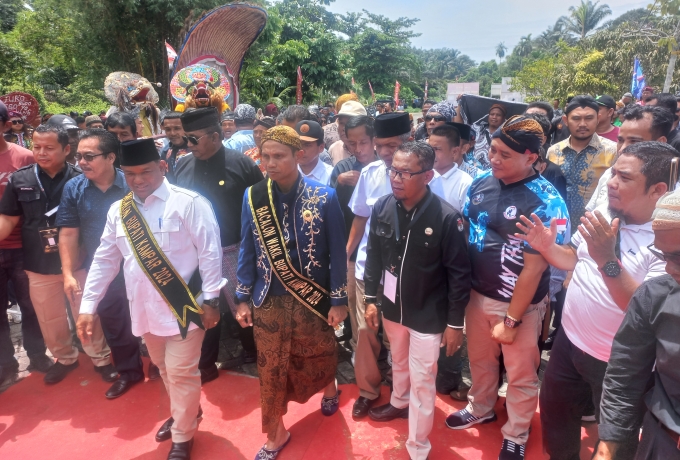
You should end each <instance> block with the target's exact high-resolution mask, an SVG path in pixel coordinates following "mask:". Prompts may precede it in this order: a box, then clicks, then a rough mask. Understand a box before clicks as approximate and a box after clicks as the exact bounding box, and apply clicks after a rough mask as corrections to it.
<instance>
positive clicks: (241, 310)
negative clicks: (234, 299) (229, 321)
mask: <svg viewBox="0 0 680 460" xmlns="http://www.w3.org/2000/svg"><path fill="white" fill-rule="evenodd" d="M234 317H235V318H236V321H238V323H239V324H240V325H241V327H249V326H252V325H253V313H252V312H251V311H250V306H249V305H248V304H247V303H246V302H241V303H240V304H238V306H237V307H236V315H235V316H234Z"/></svg>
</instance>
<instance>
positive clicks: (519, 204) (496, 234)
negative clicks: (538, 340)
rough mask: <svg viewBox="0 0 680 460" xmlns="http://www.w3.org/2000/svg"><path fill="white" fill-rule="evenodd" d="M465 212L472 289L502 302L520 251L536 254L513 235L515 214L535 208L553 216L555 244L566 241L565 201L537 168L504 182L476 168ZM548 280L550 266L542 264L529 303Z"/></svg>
mask: <svg viewBox="0 0 680 460" xmlns="http://www.w3.org/2000/svg"><path fill="white" fill-rule="evenodd" d="M463 212H464V215H465V218H466V219H467V220H468V221H469V222H470V236H469V243H470V248H469V254H470V262H471V264H472V289H474V290H475V291H477V292H479V293H480V294H482V295H483V296H485V297H489V298H492V299H494V300H498V301H501V302H510V299H511V298H512V295H513V292H514V290H515V284H516V283H517V278H518V277H519V274H520V273H521V272H522V268H523V267H524V253H525V252H526V253H530V254H538V252H537V251H536V250H534V249H533V248H532V247H531V246H529V245H528V244H527V243H526V242H524V241H522V240H520V239H519V238H516V237H515V233H518V232H519V230H518V229H517V226H516V225H515V224H517V223H518V222H520V218H519V217H520V216H527V217H530V216H531V213H536V215H537V216H538V217H539V218H540V219H541V221H542V222H543V223H544V224H545V225H550V221H551V220H552V219H553V218H555V219H557V230H558V233H557V244H564V240H565V236H566V233H567V231H566V229H567V227H568V214H567V206H566V204H565V203H564V200H563V199H562V197H561V196H560V194H559V193H558V192H557V190H556V189H555V187H553V186H552V184H550V182H548V181H547V180H545V179H544V178H543V177H542V176H541V175H539V174H538V173H536V174H534V175H532V176H529V177H527V178H526V179H523V180H521V181H519V182H515V183H512V184H507V185H506V184H504V183H503V182H501V181H500V180H498V179H496V178H495V177H493V175H492V173H491V171H488V172H485V173H482V174H480V175H479V176H477V178H476V179H475V180H474V181H473V182H472V185H471V186H470V189H469V190H468V196H467V199H466V201H465V209H464V211H463ZM549 283H550V270H548V269H546V270H545V272H543V275H541V281H540V282H539V285H538V288H537V289H536V293H535V295H534V297H533V300H532V301H531V303H537V302H539V301H540V300H541V299H543V298H544V297H545V296H546V295H547V294H548V287H549Z"/></svg>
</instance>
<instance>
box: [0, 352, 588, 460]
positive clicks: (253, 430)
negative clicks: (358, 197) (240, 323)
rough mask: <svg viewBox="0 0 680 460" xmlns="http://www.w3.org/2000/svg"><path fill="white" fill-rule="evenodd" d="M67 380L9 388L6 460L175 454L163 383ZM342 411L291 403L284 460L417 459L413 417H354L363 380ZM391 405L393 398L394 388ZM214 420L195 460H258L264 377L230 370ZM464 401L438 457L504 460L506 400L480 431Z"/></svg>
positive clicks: (534, 451)
mask: <svg viewBox="0 0 680 460" xmlns="http://www.w3.org/2000/svg"><path fill="white" fill-rule="evenodd" d="M80 364H81V365H80V367H79V368H78V369H77V370H76V371H74V372H72V373H71V374H70V375H69V376H68V377H67V378H66V379H65V380H64V381H63V382H61V383H59V384H57V385H56V386H52V387H47V386H46V385H45V384H44V383H43V380H42V374H32V375H30V376H29V377H27V378H26V379H24V380H23V381H21V382H19V383H17V384H16V385H14V386H12V387H11V388H9V389H8V390H7V391H5V392H4V393H2V394H0V459H2V460H25V459H27V460H33V459H36V460H37V459H50V460H62V459H63V460H85V459H87V460H89V459H98V460H100V459H101V460H108V459H115V460H129V459H135V460H165V459H166V457H167V453H168V450H169V448H170V443H169V442H165V443H162V444H158V443H156V442H155V441H154V434H155V432H156V430H157V429H158V428H159V427H160V425H161V424H162V423H163V422H164V421H165V420H166V419H167V417H169V401H168V398H167V396H166V394H165V388H164V386H163V383H162V382H161V381H160V380H158V381H155V382H148V381H147V382H145V383H143V384H139V385H137V386H136V387H134V388H133V389H132V390H130V392H129V393H128V394H126V395H125V396H123V397H121V398H119V399H116V400H113V401H108V400H106V399H105V398H104V392H105V391H106V389H107V388H108V386H109V384H107V383H105V382H103V381H102V380H101V378H100V376H99V375H98V374H95V373H94V371H93V370H92V365H91V363H90V362H89V360H87V359H85V358H83V359H81V360H80ZM341 388H342V390H343V393H342V396H341V398H340V404H341V405H340V411H339V412H338V413H337V414H335V415H333V416H332V417H324V416H323V415H321V412H320V410H319V401H320V395H319V396H318V397H314V398H312V399H311V400H310V401H309V402H308V403H307V404H305V405H299V404H294V403H292V404H290V405H289V412H288V414H287V415H286V416H285V417H284V421H285V422H286V425H287V427H288V429H289V430H290V432H291V434H292V440H291V443H290V444H289V445H288V447H286V449H285V451H284V452H283V453H282V454H281V455H280V456H279V459H281V460H319V459H323V460H345V459H362V460H367V459H384V460H392V459H395V460H408V458H409V457H408V453H407V452H406V449H405V448H404V442H405V440H406V436H407V432H408V427H407V421H406V420H398V421H394V422H391V423H387V424H378V423H375V422H373V421H371V420H370V419H364V420H362V421H354V420H353V419H352V416H351V411H352V404H353V402H354V400H355V399H356V397H357V396H358V390H357V388H356V386H354V385H343V386H342V387H341ZM384 390H385V391H384V393H383V397H382V398H381V403H383V402H385V403H386V402H388V389H387V388H386V387H384ZM201 404H202V407H203V412H204V419H203V422H202V423H201V425H200V426H199V429H198V433H197V434H196V438H195V440H196V444H195V446H194V450H193V453H192V454H193V455H192V458H193V459H196V460H200V459H227V460H232V459H235V460H241V459H246V460H250V459H253V458H254V457H255V453H256V452H257V451H258V450H259V448H260V447H261V446H262V444H263V443H264V441H265V435H264V434H262V433H261V432H260V431H261V430H260V410H259V382H258V381H257V379H253V378H250V377H246V376H241V375H234V374H227V373H224V372H222V373H221V374H220V378H219V379H217V380H215V381H213V382H211V383H209V384H207V385H206V386H205V387H204V389H203V396H202V401H201ZM462 407H464V403H462V402H453V400H451V399H450V398H448V397H445V398H443V399H441V398H440V399H438V401H437V412H436V416H435V422H434V429H433V430H432V433H431V435H430V441H431V442H432V445H433V448H432V452H431V454H430V458H431V459H432V460H438V459H471V460H477V459H480V460H495V459H496V458H498V451H499V449H500V445H501V440H502V438H501V434H500V427H501V424H502V423H503V422H504V421H505V420H506V418H507V417H506V414H505V410H504V409H503V400H500V401H499V403H498V405H497V407H496V411H497V413H498V416H499V421H498V422H496V423H491V424H488V425H482V426H480V427H479V428H478V429H476V428H472V429H469V430H464V431H452V430H449V429H448V428H446V426H445V425H444V419H445V417H446V415H447V414H448V413H449V412H451V411H453V410H456V409H460V408H462ZM596 432H597V428H596V426H595V425H594V424H593V425H591V426H590V427H589V428H588V429H587V430H585V429H584V430H583V440H584V442H583V444H584V446H583V449H582V458H590V454H589V452H592V446H593V445H594V443H595V438H596V436H597V434H596ZM526 458H527V459H528V460H538V459H544V458H546V456H545V455H544V454H543V453H542V447H541V427H540V423H539V416H538V414H536V415H535V416H534V420H533V431H532V434H531V438H530V440H529V444H528V446H527V456H526Z"/></svg>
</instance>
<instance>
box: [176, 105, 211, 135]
mask: <svg viewBox="0 0 680 460" xmlns="http://www.w3.org/2000/svg"><path fill="white" fill-rule="evenodd" d="M179 119H180V120H181V121H182V128H183V129H184V131H188V132H191V131H198V130H201V129H207V128H212V127H215V126H219V124H220V114H219V113H218V112H217V109H216V108H215V107H203V108H200V109H195V110H189V111H187V112H184V113H183V114H182V115H181V116H180V117H179Z"/></svg>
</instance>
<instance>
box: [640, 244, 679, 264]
mask: <svg viewBox="0 0 680 460" xmlns="http://www.w3.org/2000/svg"><path fill="white" fill-rule="evenodd" d="M647 249H649V252H651V253H652V254H654V256H655V257H656V258H657V259H659V260H663V261H664V262H670V263H672V264H675V265H680V254H677V253H668V254H667V253H665V252H663V251H659V250H658V249H656V248H655V247H654V243H652V244H650V245H649V246H647Z"/></svg>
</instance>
